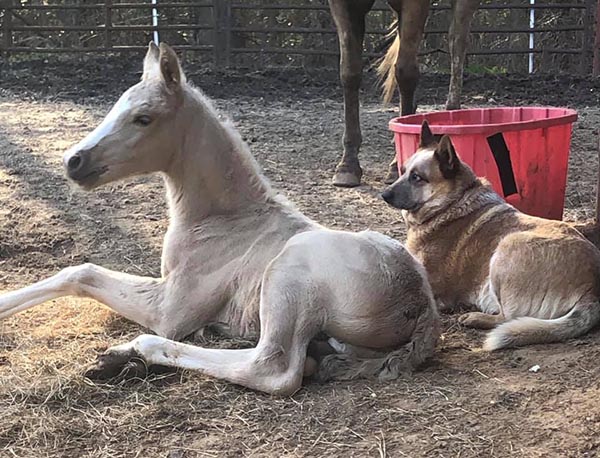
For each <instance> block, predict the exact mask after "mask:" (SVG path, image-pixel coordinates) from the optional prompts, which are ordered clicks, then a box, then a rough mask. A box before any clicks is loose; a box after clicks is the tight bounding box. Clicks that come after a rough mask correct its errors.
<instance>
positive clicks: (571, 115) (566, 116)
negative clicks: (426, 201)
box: [389, 106, 578, 135]
mask: <svg viewBox="0 0 600 458" xmlns="http://www.w3.org/2000/svg"><path fill="white" fill-rule="evenodd" d="M505 110H511V111H515V110H520V111H533V110H535V111H543V110H546V116H545V117H543V118H541V119H532V120H527V121H511V122H501V123H493V124H461V125H456V124H451V123H446V124H441V123H436V122H435V119H431V118H444V117H445V115H449V114H450V116H456V115H457V114H458V115H460V114H461V113H468V112H482V111H505ZM552 114H557V116H552ZM577 116H578V115H577V111H575V110H573V109H572V108H563V107H548V106H532V107H489V108H467V109H462V110H452V111H449V110H443V111H431V112H427V113H418V114H412V115H405V116H399V117H396V118H393V119H392V120H390V122H389V129H390V130H391V131H393V132H395V133H399V134H420V133H421V124H422V122H423V120H424V119H427V120H428V121H430V119H431V122H430V123H429V127H430V128H431V131H432V132H433V133H434V134H449V135H473V134H493V133H498V132H514V131H521V130H534V129H543V128H548V127H554V126H560V125H564V124H572V123H574V122H575V121H577Z"/></svg>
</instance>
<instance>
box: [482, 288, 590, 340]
mask: <svg viewBox="0 0 600 458" xmlns="http://www.w3.org/2000/svg"><path fill="white" fill-rule="evenodd" d="M598 322H600V304H599V303H598V302H597V301H595V300H594V301H589V302H580V303H578V304H576V305H575V307H573V308H572V309H571V311H570V312H569V313H567V314H566V315H564V316H562V317H560V318H556V319H553V320H542V319H539V318H532V317H521V318H516V319H514V320H510V321H508V322H506V323H504V324H501V325H500V326H498V327H497V328H495V329H494V330H492V331H491V332H490V333H489V334H488V336H487V338H486V339H485V343H484V345H483V349H484V350H487V351H493V350H499V349H501V348H507V347H520V346H522V345H532V344H540V343H552V342H562V341H564V340H567V339H570V338H573V337H578V336H580V335H582V334H585V333H586V332H588V331H589V330H590V329H591V328H593V327H594V326H595V325H596V324H597V323H598Z"/></svg>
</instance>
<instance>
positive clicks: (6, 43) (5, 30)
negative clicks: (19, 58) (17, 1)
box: [0, 0, 13, 57]
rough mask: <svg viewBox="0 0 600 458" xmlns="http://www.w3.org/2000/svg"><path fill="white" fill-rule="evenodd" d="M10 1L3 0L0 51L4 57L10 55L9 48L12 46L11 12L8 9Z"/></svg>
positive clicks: (10, 4)
mask: <svg viewBox="0 0 600 458" xmlns="http://www.w3.org/2000/svg"><path fill="white" fill-rule="evenodd" d="M12 4H13V2H12V0H5V2H4V5H2V6H4V19H3V21H2V49H0V51H2V52H3V54H4V56H5V57H8V56H9V55H10V48H12V45H13V36H12V16H13V12H12V9H11V8H10V7H11V6H12Z"/></svg>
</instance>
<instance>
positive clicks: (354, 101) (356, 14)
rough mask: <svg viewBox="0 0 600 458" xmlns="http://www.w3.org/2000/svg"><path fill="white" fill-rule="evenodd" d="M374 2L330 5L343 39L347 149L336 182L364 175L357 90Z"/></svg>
mask: <svg viewBox="0 0 600 458" xmlns="http://www.w3.org/2000/svg"><path fill="white" fill-rule="evenodd" d="M373 2H374V0H329V9H330V10H331V15H332V16H333V20H334V22H335V25H336V29H337V34H338V39H339V42H340V80H341V82H342V87H343V90H344V122H345V125H344V140H343V143H344V153H343V156H342V160H341V161H340V163H339V164H338V165H337V167H336V170H335V175H334V176H333V184H334V185H335V186H343V187H353V186H358V185H359V184H360V180H361V178H362V169H361V167H360V163H359V160H358V151H359V149H360V145H361V143H362V136H361V132H360V114H359V108H360V102H359V99H358V91H359V89H360V81H361V78H362V47H363V40H364V36H365V15H366V14H367V12H368V11H369V10H370V9H371V7H372V6H373Z"/></svg>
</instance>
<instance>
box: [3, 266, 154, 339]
mask: <svg viewBox="0 0 600 458" xmlns="http://www.w3.org/2000/svg"><path fill="white" fill-rule="evenodd" d="M163 293H164V281H163V280H160V279H155V278H149V277H137V276H134V275H129V274H125V273H121V272H114V271H111V270H108V269H104V268H102V267H99V266H96V265H94V264H82V265H80V266H73V267H67V268H66V269H63V270H61V271H60V272H59V273H58V274H56V275H54V276H52V277H50V278H47V279H45V280H42V281H40V282H38V283H34V284H33V285H30V286H27V287H25V288H22V289H19V290H16V291H12V292H9V293H6V294H3V295H1V296H0V319H3V318H7V317H9V316H11V315H14V314H15V313H18V312H21V311H23V310H27V309H29V308H31V307H34V306H36V305H38V304H41V303H43V302H46V301H49V300H52V299H57V298H59V297H64V296H81V297H88V298H91V299H95V300H97V301H99V302H101V303H103V304H105V305H107V306H108V307H110V308H111V309H113V310H114V311H116V312H118V313H119V314H121V315H123V316H125V317H126V318H129V319H130V320H132V321H135V322H137V323H139V324H141V325H142V326H145V327H147V328H149V329H152V330H154V329H156V327H157V323H158V321H159V320H160V315H161V314H160V310H159V306H160V304H161V302H162V298H163Z"/></svg>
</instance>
